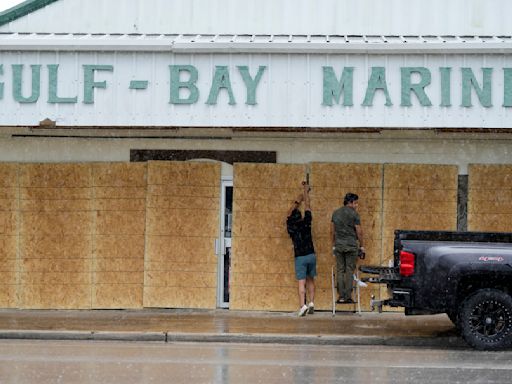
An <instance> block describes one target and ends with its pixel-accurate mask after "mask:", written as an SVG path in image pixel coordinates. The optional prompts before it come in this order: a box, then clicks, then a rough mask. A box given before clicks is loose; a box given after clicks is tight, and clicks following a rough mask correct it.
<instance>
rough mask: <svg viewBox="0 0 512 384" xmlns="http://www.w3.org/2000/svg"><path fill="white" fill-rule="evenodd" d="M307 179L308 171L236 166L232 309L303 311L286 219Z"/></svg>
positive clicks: (291, 167)
mask: <svg viewBox="0 0 512 384" xmlns="http://www.w3.org/2000/svg"><path fill="white" fill-rule="evenodd" d="M304 176H305V167H304V166H303V165H288V164H235V165H234V180H233V184H234V197H233V204H234V206H233V244H232V245H233V249H232V250H233V259H232V263H231V285H230V308H231V309H251V310H275V311H288V310H290V311H291V310H296V309H297V308H298V297H297V282H296V280H295V272H294V256H293V245H292V242H291V239H290V237H289V236H288V233H287V231H286V214H287V211H288V209H289V207H290V206H291V204H292V202H293V201H294V200H295V198H296V197H297V195H298V194H299V193H300V192H301V190H302V189H301V182H302V181H303V180H304Z"/></svg>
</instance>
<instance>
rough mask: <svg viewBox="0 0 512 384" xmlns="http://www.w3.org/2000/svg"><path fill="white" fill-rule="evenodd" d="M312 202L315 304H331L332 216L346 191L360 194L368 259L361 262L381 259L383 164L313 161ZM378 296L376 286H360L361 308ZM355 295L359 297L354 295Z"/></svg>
mask: <svg viewBox="0 0 512 384" xmlns="http://www.w3.org/2000/svg"><path fill="white" fill-rule="evenodd" d="M310 181H311V187H312V191H311V206H312V210H313V214H314V217H316V220H313V238H314V241H315V249H316V252H317V271H318V278H317V284H316V287H317V295H316V297H317V298H316V300H315V301H316V303H315V305H316V306H318V307H319V308H322V309H328V308H330V307H331V305H332V304H331V300H332V293H331V268H332V266H336V259H335V258H334V256H333V254H332V244H331V237H330V236H331V230H330V227H331V217H332V213H333V212H334V210H335V209H337V208H339V207H341V206H342V205H343V198H344V196H345V194H347V193H349V192H351V193H355V194H357V195H358V196H359V209H358V211H359V215H360V217H361V226H362V228H363V234H364V246H365V248H366V254H367V256H366V259H365V260H364V261H361V260H358V264H357V265H358V266H359V265H362V264H371V265H378V264H380V261H381V224H382V165H379V164H333V163H313V164H311V170H310ZM372 294H373V295H375V296H376V297H378V295H379V290H378V288H377V287H372V286H370V287H368V288H366V289H364V290H361V295H362V296H361V306H362V309H368V308H369V302H370V296H371V295H372ZM353 297H354V299H355V298H356V297H355V295H353Z"/></svg>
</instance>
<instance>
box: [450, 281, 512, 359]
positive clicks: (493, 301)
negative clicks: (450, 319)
mask: <svg viewBox="0 0 512 384" xmlns="http://www.w3.org/2000/svg"><path fill="white" fill-rule="evenodd" d="M459 324H460V328H461V333H462V337H464V340H466V342H467V343H468V344H469V345H471V346H472V347H473V348H476V349H485V350H496V349H502V348H505V347H508V346H509V345H510V344H511V342H512V334H511V330H512V297H510V296H509V295H507V294H506V293H505V292H503V291H499V290H497V289H481V290H479V291H477V292H476V293H475V294H473V295H472V296H470V297H468V298H467V299H466V300H465V301H464V302H463V303H462V307H461V311H460V314H459Z"/></svg>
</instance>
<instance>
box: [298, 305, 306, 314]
mask: <svg viewBox="0 0 512 384" xmlns="http://www.w3.org/2000/svg"><path fill="white" fill-rule="evenodd" d="M307 311H308V306H307V305H306V304H304V305H303V306H302V308H301V309H299V313H298V316H299V317H303V316H306V313H307Z"/></svg>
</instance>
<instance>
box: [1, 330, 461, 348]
mask: <svg viewBox="0 0 512 384" xmlns="http://www.w3.org/2000/svg"><path fill="white" fill-rule="evenodd" d="M0 339H11V340H16V339H18V340H96V341H135V342H137V341H146V342H164V343H177V342H196V343H247V344H298V345H333V346H336V345H353V346H368V345H383V346H407V347H436V348H443V347H444V348H446V347H450V348H467V345H466V343H465V342H464V341H463V340H462V338H460V337H456V336H445V337H414V336H410V337H401V336H361V335H358V336H353V335H350V336H346V335H336V336H333V335H292V334H248V333H172V332H108V331H98V332H95V331H32V330H29V331H1V330H0Z"/></svg>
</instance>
